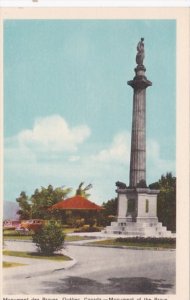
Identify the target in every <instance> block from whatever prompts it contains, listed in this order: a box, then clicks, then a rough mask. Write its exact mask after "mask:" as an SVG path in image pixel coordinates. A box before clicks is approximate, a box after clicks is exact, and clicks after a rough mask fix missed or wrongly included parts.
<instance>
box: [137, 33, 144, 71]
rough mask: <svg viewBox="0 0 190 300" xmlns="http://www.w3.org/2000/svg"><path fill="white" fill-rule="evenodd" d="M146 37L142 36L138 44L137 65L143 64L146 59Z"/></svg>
mask: <svg viewBox="0 0 190 300" xmlns="http://www.w3.org/2000/svg"><path fill="white" fill-rule="evenodd" d="M143 42H144V38H141V40H140V42H139V43H138V45H137V55H136V63H137V65H141V66H142V65H143V60H144V56H145V55H144V43H143Z"/></svg>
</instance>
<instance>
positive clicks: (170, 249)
mask: <svg viewBox="0 0 190 300" xmlns="http://www.w3.org/2000/svg"><path fill="white" fill-rule="evenodd" d="M65 245H69V246H84V247H85V246H86V247H102V248H119V249H129V250H152V251H175V250H176V249H174V248H158V247H135V246H117V245H93V244H91V243H89V244H84V243H81V244H74V243H72V242H68V243H65Z"/></svg>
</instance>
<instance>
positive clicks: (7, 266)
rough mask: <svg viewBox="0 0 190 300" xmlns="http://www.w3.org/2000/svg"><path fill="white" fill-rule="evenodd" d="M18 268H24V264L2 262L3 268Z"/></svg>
mask: <svg viewBox="0 0 190 300" xmlns="http://www.w3.org/2000/svg"><path fill="white" fill-rule="evenodd" d="M19 266H26V264H20V263H15V262H8V261H3V268H10V267H19Z"/></svg>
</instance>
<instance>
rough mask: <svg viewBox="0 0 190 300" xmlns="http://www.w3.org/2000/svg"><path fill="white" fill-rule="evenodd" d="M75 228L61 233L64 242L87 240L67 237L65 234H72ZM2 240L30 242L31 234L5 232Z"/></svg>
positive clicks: (79, 237)
mask: <svg viewBox="0 0 190 300" xmlns="http://www.w3.org/2000/svg"><path fill="white" fill-rule="evenodd" d="M75 229H76V228H65V229H63V232H64V234H65V241H66V242H74V241H82V240H86V239H89V237H82V236H77V235H76V236H69V235H67V233H72V232H73V231H74V230H75ZM3 239H4V241H6V240H20V241H26V240H27V241H32V234H31V233H29V234H27V235H24V234H20V233H19V232H16V231H15V230H5V231H4V233H3Z"/></svg>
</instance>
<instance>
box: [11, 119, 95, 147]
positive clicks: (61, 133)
mask: <svg viewBox="0 0 190 300" xmlns="http://www.w3.org/2000/svg"><path fill="white" fill-rule="evenodd" d="M89 136H90V128H89V127H88V126H86V125H79V126H76V127H70V126H69V125H68V123H67V122H66V121H65V120H64V118H62V117H61V116H59V115H53V116H48V117H45V118H40V119H38V120H36V121H35V123H34V127H33V128H32V129H31V130H30V129H25V130H23V131H22V132H20V133H19V134H18V135H17V136H16V137H13V138H12V141H15V140H16V141H17V142H18V144H19V146H20V147H22V148H23V147H26V148H29V149H31V150H33V151H35V152H75V151H76V150H77V147H78V145H79V144H81V143H83V142H84V141H85V139H87V138H88V137H89Z"/></svg>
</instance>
